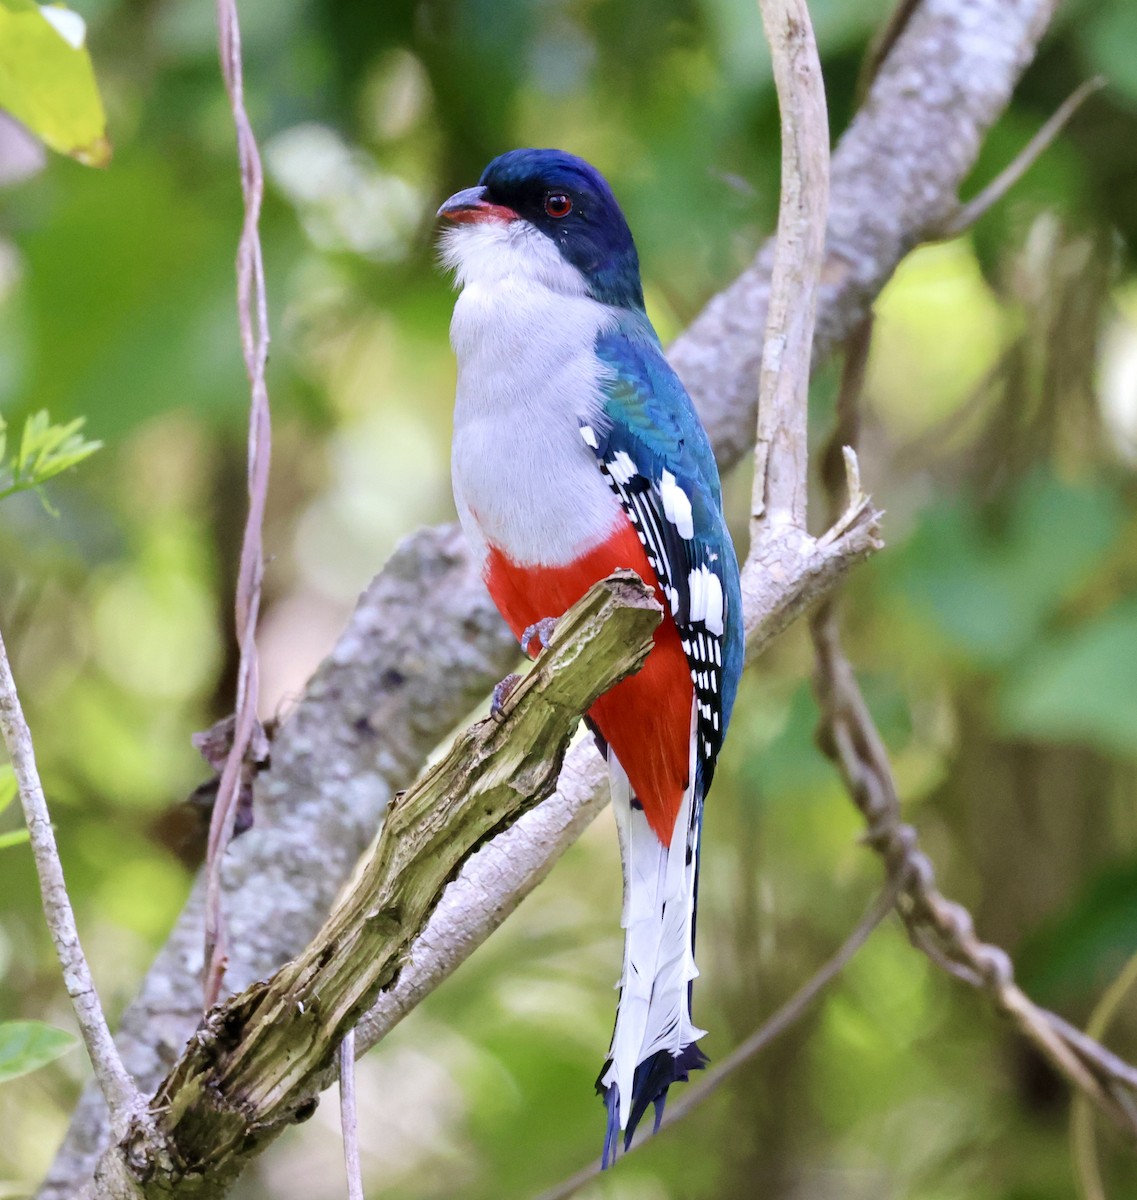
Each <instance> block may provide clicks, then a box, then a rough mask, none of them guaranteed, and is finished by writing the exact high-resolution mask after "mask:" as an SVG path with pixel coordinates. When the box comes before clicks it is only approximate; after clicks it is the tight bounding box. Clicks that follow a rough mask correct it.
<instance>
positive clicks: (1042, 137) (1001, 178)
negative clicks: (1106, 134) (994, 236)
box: [930, 75, 1107, 241]
mask: <svg viewBox="0 0 1137 1200" xmlns="http://www.w3.org/2000/svg"><path fill="white" fill-rule="evenodd" d="M1106 82H1107V81H1106V79H1105V78H1104V77H1103V76H1101V75H1098V76H1095V78H1093V79H1087V80H1086V82H1085V83H1083V84H1082V85H1081V86H1080V87H1079V88H1077V89H1076V90H1075V91H1073V92H1072V93H1071V94H1070V95H1069V96H1067V97H1066V99H1065V100H1064V101H1063V102H1062V104H1061V105H1059V107H1058V109H1057V110H1056V111H1055V112H1054V114H1053V115H1052V116H1051V117H1050V119H1049V120H1048V121H1047V122H1046V123H1045V124H1044V125H1043V126H1042V128H1041V129H1039V131H1038V132H1037V133H1036V134H1035V135H1034V137H1032V138H1031V139H1030V141H1029V142H1027V144H1026V145H1025V146H1024V147H1023V148H1022V149H1021V150H1020V151H1019V152H1018V154H1017V155H1015V157H1014V158H1013V159H1012V160H1011V162H1010V163H1009V164H1008V165H1007V166H1006V167H1004V168H1003V170H1002V171H1000V172H999V174H998V175H996V176H995V178H994V179H992V180H991V182H990V183H989V184H988V185H987V186H986V187H985V188H984V189H983V190H982V191H981V192H980V193H979V194H978V195H977V196H974V197H972V199H970V200H968V201H967V203H966V204H961V205H960V206H959V208H958V209H956V211H955V212H954V213H953V214H952V215H951V217H949V218H948V220H947V221H945V222H944V224H943V225H942V226H941V227H940V228H939V229H938V230H936V231H935V233H933V234H932V236H931V239H930V240H933V241H947V240H948V239H949V238H954V237H959V235H960V234H961V233H966V232H967V230H969V229H970V228H971V227H972V225H974V224H975V223H976V221H978V220H979V219H980V218H981V217H983V216H985V215H986V214H987V213H988V212H989V211H990V210H991V209H992V208H994V207H995V205H996V204H998V203H999V201H1000V200H1002V199H1003V197H1004V196H1005V195H1006V194H1007V193H1008V192H1009V191H1010V190H1011V188H1013V187H1014V186H1015V184H1016V183H1018V181H1019V180H1020V179H1022V177H1023V176H1024V175H1025V174H1026V173H1027V171H1029V170H1030V169H1031V167H1033V166H1034V164H1035V163H1036V162H1037V161H1038V160H1039V159H1040V158H1041V157H1042V155H1043V154H1044V153H1045V152H1046V151H1047V150H1048V149H1049V148H1050V146H1051V145H1052V144H1053V143H1054V139H1055V138H1057V136H1058V135H1059V134H1060V133H1061V132H1062V130H1063V129H1065V128H1066V126H1067V125H1068V124H1069V123H1070V118H1071V117H1073V115H1074V114H1075V113H1076V112H1077V111H1078V109H1079V108H1081V107H1082V105H1083V104H1084V103H1085V102H1086V101H1087V100H1088V99H1089V98H1090V97H1091V96H1092V95H1093V94H1094V93H1095V92H1100V91H1101V89H1102V88H1103V87H1105V85H1106Z"/></svg>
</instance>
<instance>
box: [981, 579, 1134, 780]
mask: <svg viewBox="0 0 1137 1200" xmlns="http://www.w3.org/2000/svg"><path fill="white" fill-rule="evenodd" d="M999 720H1000V724H1001V725H1002V727H1003V728H1004V729H1005V730H1006V731H1007V732H1009V733H1013V734H1018V735H1020V736H1027V737H1036V738H1045V739H1047V740H1050V741H1063V740H1064V741H1075V742H1084V743H1088V744H1089V745H1092V746H1097V747H1099V748H1101V749H1103V750H1105V751H1106V753H1112V754H1119V755H1122V756H1124V757H1126V758H1130V759H1132V758H1135V757H1137V603H1134V602H1132V601H1130V602H1128V603H1126V604H1122V605H1118V606H1117V607H1116V608H1114V609H1112V610H1111V611H1110V612H1109V613H1107V614H1105V615H1104V616H1103V617H1100V618H1099V619H1098V620H1096V621H1094V622H1092V623H1090V624H1087V625H1083V626H1080V627H1079V628H1077V629H1075V630H1073V631H1072V632H1070V633H1068V634H1066V635H1063V636H1061V637H1055V638H1052V639H1050V640H1048V641H1046V642H1043V643H1042V645H1041V646H1039V647H1038V648H1037V649H1035V650H1033V651H1032V652H1031V653H1030V654H1029V655H1027V656H1026V657H1025V659H1024V661H1023V663H1022V665H1021V666H1019V667H1018V668H1017V669H1016V670H1015V671H1014V672H1013V673H1012V674H1011V675H1010V677H1009V678H1008V679H1007V681H1006V683H1005V684H1004V686H1003V688H1002V689H1001V691H1000V694H999Z"/></svg>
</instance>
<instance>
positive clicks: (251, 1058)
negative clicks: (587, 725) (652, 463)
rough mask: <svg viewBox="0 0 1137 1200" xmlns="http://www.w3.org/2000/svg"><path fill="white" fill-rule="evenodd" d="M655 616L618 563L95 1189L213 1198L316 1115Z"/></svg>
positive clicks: (199, 1055)
mask: <svg viewBox="0 0 1137 1200" xmlns="http://www.w3.org/2000/svg"><path fill="white" fill-rule="evenodd" d="M661 616H662V610H661V609H660V607H659V605H658V604H657V603H656V601H655V598H654V595H653V593H652V591H651V589H649V588H648V587H646V586H645V585H644V584H643V583H642V582H641V581H640V580H639V578H638V577H636V576H635V575H634V574H633V573H632V572H630V571H624V572H618V573H617V574H616V575H613V576H612V577H611V578H610V579H607V580H605V581H603V582H601V583H599V584H597V585H596V586H595V587H593V588H592V589H591V590H590V591H589V592H588V594H587V595H586V596H585V597H584V598H583V599H582V600H581V601H579V602H578V603H577V604H576V605H574V606H573V607H572V608H571V609H570V610H569V611H568V612H567V613H566V614H565V615H564V616H563V617H562V618H561V619H560V621H559V622H558V624H557V628H556V631H555V632H554V634H553V636H552V640H551V642H550V644H549V647H548V649H547V650H546V651H545V652H544V653H542V655H541V656H540V658H539V659H538V660H537V663H536V664H535V666H534V668H533V670H532V671H531V672H530V673H529V674H528V675H527V676H526V677H525V678H524V679H523V680H522V681H521V682H520V683H519V684H518V685H517V687H516V688H515V689H514V690H513V691H512V692H511V693H510V694H509V696H508V697H507V699H506V700H505V702H504V706H503V710H502V714H501V716H500V717H499V718H489V719H487V720H484V721H481V722H479V723H478V724H477V725H475V726H474V727H473V728H472V729H470V730H469V731H467V732H466V733H464V734H463V735H461V736H460V737H459V738H458V739H457V740H456V741H455V742H454V744H453V746H452V747H451V748H450V750H449V751H448V753H447V754H446V755H445V756H444V757H443V758H442V759H441V760H440V761H439V762H438V763H437V764H435V765H434V766H433V767H431V768H430V770H429V771H427V772H426V774H425V775H424V776H423V778H422V779H421V780H420V781H419V782H418V783H416V784H415V785H414V786H413V787H412V788H411V789H410V790H409V791H407V792H406V793H405V794H403V795H401V796H400V797H399V798H398V800H397V802H392V803H391V804H390V805H389V806H388V810H387V817H386V820H385V822H384V825H383V831H382V833H381V834H380V835H379V838H378V840H377V842H376V844H375V846H374V848H373V849H372V850H371V852H370V853H369V854H368V855H367V856H366V857H365V858H364V860H363V862H362V864H361V865H360V867H359V869H358V871H357V872H356V874H355V876H354V878H353V881H352V884H351V886H350V888H349V889H348V890H347V892H346V893H345V894H344V895H343V896H342V897H341V898H340V900H339V901H338V902H337V904H336V906H335V908H334V909H333V911H332V913H331V915H330V916H329V918H328V920H327V922H326V923H325V925H324V927H323V929H321V930H320V932H319V933H318V934H317V935H316V937H315V938H313V940H312V941H311V943H310V944H309V945H308V946H306V947H305V949H304V950H303V952H302V953H301V954H300V955H299V956H298V957H297V958H295V959H293V960H292V961H291V962H289V963H286V964H285V966H283V967H282V968H281V969H280V970H279V971H278V972H276V974H275V975H273V976H272V977H271V978H270V979H268V980H266V981H265V982H263V983H255V984H253V985H252V986H251V987H249V988H247V989H246V990H245V991H244V992H242V993H241V994H240V995H238V996H234V997H233V998H232V999H230V1000H229V1001H227V1002H226V1003H225V1004H223V1005H221V1006H220V1007H218V1008H216V1009H214V1010H213V1011H211V1012H210V1013H209V1014H208V1015H207V1017H206V1019H205V1022H204V1024H203V1026H202V1028H201V1029H200V1030H199V1031H198V1032H197V1034H196V1035H195V1036H194V1037H193V1038H192V1039H191V1040H190V1043H189V1045H188V1047H187V1048H186V1051H185V1053H184V1054H183V1056H182V1057H181V1059H180V1061H179V1062H178V1063H177V1064H176V1065H175V1067H174V1069H173V1070H172V1071H171V1072H170V1074H169V1075H168V1076H167V1078H166V1079H165V1081H164V1082H163V1084H162V1086H161V1087H160V1088H159V1089H158V1091H157V1094H156V1095H155V1097H154V1100H153V1102H152V1104H151V1108H150V1112H151V1116H152V1118H153V1122H154V1124H155V1125H156V1127H157V1131H156V1132H157V1139H158V1140H157V1142H152V1141H151V1140H150V1136H151V1135H150V1132H149V1130H148V1129H143V1130H141V1131H140V1132H139V1135H138V1139H137V1140H136V1139H135V1137H134V1135H133V1133H131V1134H128V1136H127V1138H126V1139H125V1140H124V1141H123V1142H122V1143H121V1145H120V1146H119V1147H117V1148H116V1150H114V1151H112V1152H111V1153H110V1154H109V1155H108V1156H106V1158H105V1159H104V1161H103V1162H102V1163H101V1164H100V1169H99V1173H98V1174H97V1176H96V1190H97V1192H98V1194H99V1195H104V1196H106V1197H108V1198H109V1200H117V1198H118V1197H145V1198H146V1200H158V1198H159V1197H161V1198H163V1200H164V1198H166V1197H170V1198H173V1197H185V1198H194V1200H198V1198H200V1200H205V1198H206V1197H209V1198H215V1197H218V1196H222V1195H224V1194H225V1192H226V1190H227V1189H228V1187H229V1186H230V1185H231V1184H232V1183H233V1181H234V1180H235V1179H236V1177H237V1175H238V1174H239V1173H240V1171H241V1169H242V1168H243V1167H244V1165H245V1164H246V1163H247V1162H248V1160H249V1159H250V1158H252V1157H253V1156H255V1155H256V1154H259V1153H260V1152H261V1151H262V1150H263V1149H264V1148H265V1146H266V1145H267V1144H268V1143H270V1142H271V1141H272V1140H273V1139H274V1138H275V1137H276V1136H277V1135H278V1134H279V1133H280V1132H281V1131H282V1130H283V1129H284V1128H286V1127H287V1126H288V1125H289V1124H292V1123H294V1122H295V1121H296V1120H298V1119H303V1116H304V1115H305V1114H306V1113H310V1112H311V1109H312V1106H313V1104H314V1095H315V1092H316V1090H317V1089H318V1087H319V1086H320V1081H321V1080H322V1078H323V1077H324V1075H325V1073H326V1072H327V1071H328V1070H329V1069H334V1064H335V1058H336V1050H337V1048H338V1047H339V1044H340V1042H341V1041H342V1040H343V1038H344V1036H345V1035H346V1034H347V1033H348V1032H349V1031H350V1030H351V1029H352V1028H353V1027H354V1025H355V1023H356V1021H357V1020H358V1018H359V1016H360V1014H361V1013H362V1012H363V1011H365V1010H366V1009H367V1008H368V1007H369V1006H370V1005H371V1004H372V1003H373V1002H374V1000H375V998H376V996H377V995H378V994H379V993H380V992H381V991H382V990H383V989H384V988H386V987H389V986H390V984H391V983H392V982H393V981H394V980H395V979H396V978H397V977H398V974H399V971H400V970H401V967H402V962H403V958H404V956H405V954H406V950H407V947H408V946H409V945H410V944H411V942H412V940H413V939H414V938H415V936H416V935H417V934H418V933H419V932H420V931H421V929H422V927H423V925H424V924H425V923H426V921H427V919H428V917H429V916H430V914H431V912H433V910H434V908H435V907H436V905H437V904H438V901H439V898H440V897H441V895H442V893H443V889H444V888H445V887H446V885H447V883H448V882H449V881H450V880H451V879H452V878H453V877H454V876H455V875H456V874H457V873H458V871H459V869H460V868H461V866H462V864H463V862H464V861H465V860H466V859H467V858H469V857H470V855H471V854H473V853H474V851H475V850H476V849H477V847H478V846H480V845H481V844H482V843H483V842H485V841H488V840H489V839H491V838H493V837H494V836H495V835H496V834H498V833H499V832H501V831H502V830H504V829H506V828H508V827H509V826H510V825H511V824H512V823H513V821H514V820H515V819H516V818H517V816H518V815H519V814H520V813H522V812H523V811H524V810H525V809H527V808H529V807H531V806H532V805H534V804H536V803H537V802H538V801H539V800H541V799H542V798H543V797H544V796H546V795H548V793H549V792H551V791H552V789H553V786H554V785H555V783H556V780H557V774H558V772H559V769H560V766H561V763H562V762H563V760H564V755H565V752H566V750H567V749H568V744H569V739H570V738H571V737H572V735H573V733H574V732H575V730H576V727H577V724H578V722H579V720H580V716H581V714H582V713H583V712H585V711H586V710H587V709H588V708H589V707H590V706H591V704H592V703H593V701H594V700H596V698H597V697H598V696H599V695H601V694H602V693H603V692H606V691H608V689H609V688H611V687H612V686H613V685H614V684H616V683H618V682H619V681H620V680H621V679H623V678H624V677H625V676H627V675H629V674H630V673H632V672H633V671H636V670H638V669H639V667H640V666H642V665H643V661H644V659H645V658H646V657H647V654H648V652H649V650H650V649H651V647H652V644H653V641H652V638H653V634H654V632H655V629H656V627H657V626H658V625H659V622H660V619H661ZM140 1151H142V1152H140Z"/></svg>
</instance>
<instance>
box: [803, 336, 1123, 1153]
mask: <svg viewBox="0 0 1137 1200" xmlns="http://www.w3.org/2000/svg"><path fill="white" fill-rule="evenodd" d="M870 333H871V327H870V326H869V325H868V324H866V325H864V326H863V327H862V328H861V329H860V330H858V331H856V332H855V333H854V335H853V336H852V337H851V338H850V340H849V344H848V348H847V354H846V362H845V371H844V376H843V379H842V386H841V390H840V393H839V395H838V401H837V416H836V422H835V426H834V430H833V434H832V437H831V439H830V443H829V446H828V449H827V451H826V453H825V457H824V461H825V462H826V464H828V469H827V470H826V471H825V473H824V482H825V486H826V491H827V493H828V499H829V509H830V514H831V515H832V514H834V513H837V512H839V511H840V508H841V505H842V496H841V490H840V483H839V477H838V473H837V472H836V471H835V470H834V469H833V467H832V464H833V462H834V459H835V456H836V453H837V451H838V449H847V448H848V447H849V446H850V445H851V444H853V443H854V442H855V441H856V434H857V425H858V421H859V393H860V386H861V381H862V380H863V378H864V367H865V360H866V359H867V356H868V351H869V344H870V341H871V337H870ZM810 633H811V635H812V638H813V645H814V654H815V659H816V669H815V672H814V688H815V691H816V693H817V699H818V704H819V707H820V708H821V714H822V716H821V724H820V727H819V730H818V740H819V743H820V745H821V748H822V750H823V751H824V752H825V754H826V755H828V757H830V758H831V759H832V760H833V762H834V763H835V764H836V766H837V768H838V770H839V771H840V772H841V775H842V777H843V778H844V780H845V785H846V787H847V788H848V790H849V794H850V796H851V798H852V800H853V802H854V803H855V804H856V806H857V807H858V808H859V809H860V811H861V813H862V814H863V816H864V818H865V821H866V824H867V826H868V829H867V832H866V835H865V841H866V842H867V843H868V845H869V846H871V847H872V849H873V850H875V851H876V853H877V854H879V855H880V856H881V858H882V859H883V860H884V864H885V870H886V871H887V873H888V876H889V878H891V879H902V880H903V881H904V885H903V888H902V890H901V894H900V897H899V899H900V902H899V903H898V905H897V908H898V911H899V912H900V915H901V917H902V918H903V919H904V922H905V924H906V925H907V927H908V931H909V935H910V937H911V939H912V943H913V945H915V946H916V947H917V948H918V949H920V950H921V951H923V952H924V953H925V954H926V955H927V956H928V957H929V958H930V959H931V960H932V961H933V962H935V963H936V964H937V965H938V966H940V967H942V968H943V969H944V970H945V971H948V972H949V973H950V974H952V975H953V976H955V977H956V978H957V979H959V980H961V981H962V982H964V983H966V984H968V985H969V986H971V987H973V988H976V989H977V990H980V991H983V992H985V993H986V994H987V995H988V997H989V998H990V999H991V1001H992V1003H993V1004H994V1005H995V1007H996V1008H997V1009H998V1010H999V1011H1000V1012H1002V1013H1004V1014H1006V1015H1007V1016H1008V1017H1009V1018H1010V1019H1011V1020H1012V1022H1013V1023H1014V1024H1015V1026H1016V1027H1017V1029H1018V1030H1019V1032H1020V1033H1021V1034H1022V1035H1023V1036H1024V1037H1025V1038H1027V1039H1028V1040H1029V1041H1030V1042H1031V1043H1032V1044H1033V1045H1034V1046H1035V1047H1036V1048H1037V1049H1038V1050H1039V1052H1040V1053H1041V1054H1042V1055H1043V1056H1044V1057H1045V1058H1046V1059H1048V1060H1049V1061H1050V1063H1051V1064H1052V1065H1053V1066H1054V1067H1055V1069H1056V1070H1057V1071H1059V1072H1060V1073H1061V1074H1062V1075H1063V1076H1064V1077H1065V1078H1066V1079H1067V1080H1068V1081H1069V1082H1070V1083H1071V1084H1072V1085H1073V1087H1074V1088H1076V1089H1077V1090H1078V1091H1079V1092H1080V1093H1081V1094H1082V1095H1084V1096H1085V1097H1087V1098H1088V1099H1089V1100H1090V1101H1091V1102H1092V1103H1093V1104H1094V1105H1096V1107H1097V1108H1099V1109H1100V1110H1101V1111H1102V1112H1104V1113H1105V1114H1107V1115H1108V1116H1109V1117H1110V1118H1111V1119H1112V1120H1113V1121H1114V1122H1115V1123H1116V1124H1117V1125H1118V1126H1119V1127H1120V1128H1122V1129H1124V1130H1126V1131H1127V1132H1129V1133H1130V1134H1131V1135H1137V1107H1135V1102H1137V1089H1135V1088H1134V1069H1133V1068H1132V1067H1131V1066H1129V1064H1127V1063H1124V1062H1122V1061H1121V1060H1120V1059H1118V1058H1117V1056H1116V1055H1113V1054H1111V1053H1110V1052H1109V1051H1107V1050H1106V1049H1105V1048H1104V1047H1103V1046H1101V1045H1099V1044H1098V1043H1097V1042H1096V1041H1095V1040H1094V1039H1093V1038H1091V1037H1089V1036H1088V1035H1086V1034H1083V1033H1081V1032H1080V1031H1078V1030H1074V1029H1072V1028H1071V1027H1070V1026H1069V1025H1068V1024H1067V1023H1066V1022H1064V1021H1063V1020H1062V1019H1061V1018H1059V1017H1057V1016H1055V1014H1053V1013H1050V1012H1047V1011H1046V1010H1045V1009H1042V1008H1039V1007H1038V1006H1037V1005H1036V1004H1034V1002H1033V1001H1032V1000H1031V999H1030V998H1029V997H1028V996H1027V995H1026V994H1025V993H1024V992H1023V991H1022V989H1021V988H1020V987H1019V986H1018V984H1017V983H1016V982H1015V978H1014V967H1013V964H1012V963H1011V960H1010V958H1009V956H1008V955H1007V954H1006V953H1005V952H1004V951H1003V950H1001V949H1000V948H999V947H997V946H992V945H990V944H988V943H985V942H983V941H981V940H980V939H979V937H978V936H977V935H976V933H975V929H974V925H973V922H972V919H971V914H970V913H969V912H968V911H967V909H965V908H964V907H963V906H962V905H960V904H958V903H956V902H954V901H952V900H949V899H947V897H945V896H944V895H943V894H942V893H941V892H940V890H939V888H938V887H937V885H936V873H935V868H934V867H933V865H932V862H931V860H930V859H929V858H928V857H927V855H925V854H924V853H923V851H922V850H921V849H920V846H919V840H918V837H917V834H916V831H915V829H913V828H912V826H910V825H906V824H904V823H903V822H902V821H901V818H900V800H899V796H898V793H897V790H896V780H895V778H894V776H893V774H892V766H891V763H890V761H889V757H888V752H887V750H886V748H885V746H884V742H883V740H882V739H881V736H880V733H879V732H878V730H877V728H876V725H875V723H874V722H873V719H872V716H871V714H870V713H869V710H868V706H867V705H866V704H865V700H864V696H863V695H862V694H861V690H860V687H859V685H858V683H857V679H856V675H855V673H854V671H853V668H852V666H851V665H850V663H849V660H848V659H847V658H846V657H845V653H844V651H843V649H842V647H841V638H840V632H839V627H838V617H837V599H836V596H835V595H834V596H831V597H830V598H829V599H827V600H825V601H824V602H823V603H822V604H821V605H820V606H819V607H818V609H817V610H816V612H815V613H814V614H813V616H812V617H811V619H810Z"/></svg>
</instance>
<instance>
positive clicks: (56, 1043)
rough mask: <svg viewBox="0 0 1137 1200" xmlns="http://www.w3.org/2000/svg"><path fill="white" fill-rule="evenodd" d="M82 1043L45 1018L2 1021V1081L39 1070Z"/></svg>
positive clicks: (0, 1038) (0, 1069) (0, 1065)
mask: <svg viewBox="0 0 1137 1200" xmlns="http://www.w3.org/2000/svg"><path fill="white" fill-rule="evenodd" d="M78 1044H79V1042H78V1039H77V1038H76V1037H75V1036H74V1035H73V1034H70V1033H67V1032H65V1031H64V1030H62V1029H56V1028H55V1027H54V1026H53V1025H45V1024H44V1023H43V1022H42V1021H4V1022H0V1083H4V1082H5V1081H7V1080H9V1079H16V1078H17V1077H18V1076H20V1075H27V1074H28V1072H29V1071H37V1070H39V1068H40V1067H43V1066H46V1065H47V1064H48V1063H49V1062H53V1061H54V1060H55V1059H57V1058H59V1057H60V1056H61V1055H64V1054H66V1053H67V1051H68V1050H71V1049H73V1048H74V1047H75V1046H77V1045H78Z"/></svg>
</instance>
